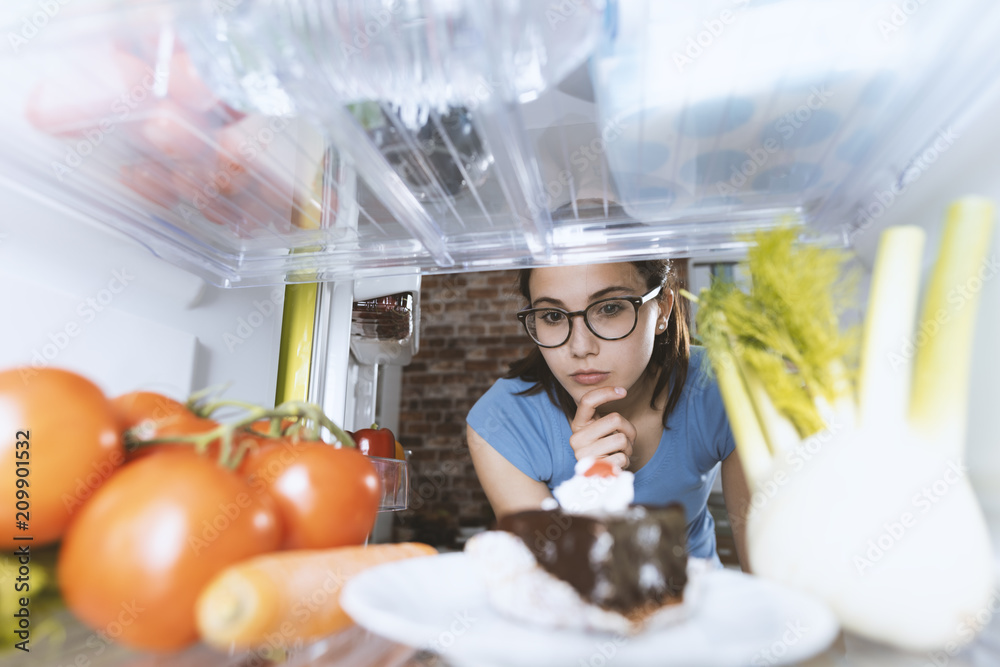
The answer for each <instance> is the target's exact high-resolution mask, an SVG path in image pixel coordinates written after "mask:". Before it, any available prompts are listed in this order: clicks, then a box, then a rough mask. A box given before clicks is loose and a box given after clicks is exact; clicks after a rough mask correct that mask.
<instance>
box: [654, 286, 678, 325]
mask: <svg viewBox="0 0 1000 667" xmlns="http://www.w3.org/2000/svg"><path fill="white" fill-rule="evenodd" d="M675 298H676V297H675V296H674V291H673V290H669V289H666V288H664V289H663V296H662V298H660V299H657V300H656V305H657V306H658V307H659V309H660V314H659V316H658V317H657V324H656V333H663V332H664V331H666V330H667V325H668V324H670V313H672V312H673V311H674V299H675Z"/></svg>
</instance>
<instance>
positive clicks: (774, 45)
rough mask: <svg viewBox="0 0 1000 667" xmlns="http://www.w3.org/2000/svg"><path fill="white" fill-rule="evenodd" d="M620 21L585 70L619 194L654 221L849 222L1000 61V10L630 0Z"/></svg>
mask: <svg viewBox="0 0 1000 667" xmlns="http://www.w3.org/2000/svg"><path fill="white" fill-rule="evenodd" d="M617 18H618V20H617V24H616V26H617V30H616V32H615V34H614V35H613V36H612V37H610V38H609V40H608V42H607V43H606V44H605V45H604V46H603V47H602V48H601V49H600V50H599V52H598V53H597V54H596V55H595V57H594V58H593V59H592V61H591V71H592V74H593V84H594V90H595V97H596V101H597V104H598V108H599V110H600V127H602V128H611V130H612V131H613V138H612V140H610V141H608V142H607V144H606V145H607V162H608V165H609V169H610V173H611V177H612V180H613V182H614V187H615V192H616V194H617V196H618V197H619V201H621V203H622V204H623V206H624V208H625V210H626V211H627V213H628V214H629V215H630V216H632V217H634V218H636V219H638V220H641V221H644V222H647V223H670V222H674V221H678V222H683V221H685V220H693V219H701V220H704V221H705V222H706V223H707V222H708V221H709V220H712V219H714V220H715V221H718V222H721V221H723V220H725V219H727V218H728V219H735V218H743V219H757V220H759V221H760V222H761V223H764V222H765V221H767V220H773V219H774V218H775V217H776V216H780V215H782V214H789V215H792V216H793V217H795V218H797V219H800V220H804V221H807V222H812V223H815V224H817V225H820V226H826V227H827V228H835V227H841V228H849V226H850V224H851V222H852V221H851V220H849V219H845V217H844V216H845V214H847V215H852V214H855V215H856V209H857V207H863V206H865V205H866V204H868V203H869V202H867V201H865V198H866V196H870V192H871V190H868V191H867V192H866V188H871V187H872V186H874V185H878V186H880V187H882V188H886V189H888V188H890V187H892V186H894V185H895V184H896V183H897V182H898V181H899V179H901V178H903V175H904V172H905V170H906V168H907V166H908V163H909V162H910V161H911V160H912V159H914V157H916V156H919V155H920V153H921V151H923V149H924V147H925V145H926V143H927V142H928V141H931V142H933V141H934V140H935V139H936V138H937V137H936V135H938V134H939V133H941V132H942V130H944V131H947V130H946V128H947V126H948V124H949V123H954V122H957V120H958V117H959V116H960V114H961V113H962V112H963V111H964V110H965V109H966V108H967V107H969V106H970V100H971V99H974V98H975V96H976V95H978V94H979V93H980V92H981V91H982V87H983V86H984V85H986V84H987V83H988V82H990V81H992V79H993V78H994V77H995V76H996V73H997V71H998V62H1000V61H998V58H997V53H996V49H995V48H992V47H989V46H987V44H988V43H989V41H990V38H989V37H988V36H989V35H993V36H995V35H996V29H997V26H998V11H997V7H996V6H995V5H993V4H991V3H988V2H977V1H973V0H968V1H959V2H956V3H949V4H948V5H937V6H935V5H933V4H931V3H927V4H925V3H917V2H912V3H898V2H875V3H872V2H865V1H861V0H852V1H848V2H843V1H833V0H819V1H809V2H803V1H795V0H786V1H783V2H766V3H760V2H746V1H743V0H716V1H714V2H707V3H687V4H683V3H658V2H651V1H647V0H620V1H619V2H618V14H617ZM939 143H940V142H939ZM945 149H946V146H945ZM883 174H886V175H888V176H889V177H888V179H887V180H886V181H882V182H879V180H880V179H881V178H884V177H885V176H883ZM852 208H854V209H855V212H852V211H851V209H852ZM665 226H666V225H665Z"/></svg>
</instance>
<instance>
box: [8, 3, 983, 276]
mask: <svg viewBox="0 0 1000 667" xmlns="http://www.w3.org/2000/svg"><path fill="white" fill-rule="evenodd" d="M59 7H60V9H59V11H57V12H56V13H55V14H54V15H53V16H48V15H47V14H46V15H45V16H43V17H42V18H44V21H42V19H38V20H37V21H36V19H37V18H38V17H37V16H36V14H37V12H38V6H37V5H36V4H35V3H33V2H31V1H30V0H16V1H14V2H11V3H5V6H4V7H3V9H0V27H3V28H5V32H6V33H8V35H15V37H16V39H8V42H9V45H8V46H9V48H8V49H7V50H6V51H3V52H0V76H2V78H3V81H4V82H5V84H6V89H5V94H4V96H3V99H2V100H0V123H2V124H3V127H4V129H5V130H6V131H5V132H4V133H2V134H0V156H2V157H0V175H2V176H4V177H6V178H7V179H9V180H12V181H15V182H17V183H19V184H21V185H23V186H26V187H28V188H31V189H33V190H35V191H37V192H39V193H41V194H43V195H45V196H47V197H49V198H51V199H53V200H55V201H57V202H59V203H61V204H64V205H67V206H70V207H73V208H74V209H76V210H78V211H80V212H82V213H84V214H86V215H88V216H90V217H91V218H94V219H96V220H98V221H100V222H102V223H105V224H107V225H109V226H111V227H113V228H115V229H117V230H119V231H122V232H125V233H126V234H128V235H130V236H132V237H133V238H135V239H137V240H138V241H139V242H141V243H143V244H144V245H146V247H148V248H149V249H150V250H151V251H152V252H154V253H156V254H157V255H159V256H161V257H163V258H165V259H167V260H168V261H171V262H173V263H175V264H178V265H181V266H184V267H185V268H187V269H189V270H191V271H193V272H195V273H197V274H198V275H201V276H202V277H204V278H206V279H207V280H209V281H211V282H213V283H215V284H219V285H223V286H242V285H262V284H282V283H302V282H318V281H335V280H341V279H358V278H367V277H377V276H387V275H402V274H412V273H414V272H417V273H432V272H456V271H466V270H482V269H498V268H505V267H516V266H527V265H534V266H538V265H547V264H565V263H576V262H591V261H602V260H605V261H606V260H614V259H625V258H648V257H654V256H667V257H671V256H673V257H676V256H692V255H704V254H709V253H712V252H715V251H717V250H730V249H733V248H738V247H741V246H742V245H744V244H745V241H744V238H745V234H746V233H747V232H749V231H753V230H755V229H760V228H765V227H769V226H773V225H775V224H782V223H785V222H788V221H793V222H796V223H799V224H803V225H805V228H804V229H805V232H806V234H807V235H810V236H812V237H824V238H825V239H826V240H827V241H832V242H840V243H843V242H846V241H847V239H848V238H849V237H850V235H851V233H852V232H853V231H854V230H855V229H857V228H864V227H866V226H868V225H871V224H873V223H874V222H876V221H877V219H878V218H879V217H881V215H882V214H883V213H884V211H885V208H886V207H887V206H890V205H891V204H892V202H893V201H895V199H896V198H897V197H898V196H899V195H900V194H902V193H903V192H904V191H905V190H906V188H908V187H910V186H911V185H912V183H913V182H914V181H915V180H916V179H917V178H919V176H920V174H921V173H922V171H924V170H926V169H927V168H929V166H930V165H931V164H932V163H933V162H934V160H936V158H937V156H938V155H940V154H941V153H942V152H944V151H947V150H948V148H949V147H950V146H951V145H952V144H953V143H954V142H955V141H956V140H958V138H959V137H960V136H961V131H962V122H963V118H964V117H967V116H968V115H969V114H971V113H973V112H975V111H976V110H977V105H976V102H977V100H978V99H980V98H981V97H982V96H983V94H984V92H985V91H986V89H987V88H988V87H990V86H992V85H994V82H995V81H997V80H998V79H1000V77H998V74H1000V51H997V50H996V49H995V48H994V42H995V36H996V35H997V34H1000V6H996V5H995V4H993V3H989V2H987V1H986V0H956V2H952V3H948V4H946V5H937V4H933V3H927V4H920V3H909V4H907V3H902V4H900V3H898V2H874V3H873V2H864V1H862V0H848V1H847V2H835V1H834V0H814V1H806V0H782V1H777V2H775V1H770V2H761V1H758V0H714V1H712V2H705V3H683V2H658V1H653V0H574V1H573V2H571V3H530V2H527V0H520V1H515V0H489V1H486V0H425V1H422V2H418V1H417V0H393V1H389V0H340V1H339V2H337V3H328V2H320V0H285V1H283V2H277V1H276V0H259V1H255V2H250V1H247V2H240V3H230V2H219V1H217V0H158V1H155V2H147V3H125V2H121V1H120V0H90V1H89V2H84V1H82V0H81V1H80V2H77V3H73V4H72V5H67V6H65V7H62V6H61V5H59ZM39 16H40V15H39ZM36 23H37V24H38V25H35V24H36ZM29 34H30V35H29ZM25 35H29V36H30V39H29V38H28V37H26V36H25Z"/></svg>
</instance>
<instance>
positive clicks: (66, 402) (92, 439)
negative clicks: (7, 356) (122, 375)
mask: <svg viewBox="0 0 1000 667" xmlns="http://www.w3.org/2000/svg"><path fill="white" fill-rule="evenodd" d="M0 433H2V435H0V478H2V479H4V480H7V481H6V482H5V483H6V484H7V485H8V486H7V488H8V489H10V485H16V488H15V489H13V490H12V491H11V493H10V496H9V497H8V499H7V500H5V501H4V502H0V527H2V530H0V546H2V547H3V548H10V547H14V546H16V545H22V544H24V542H21V541H15V540H14V539H13V536H14V535H15V534H17V533H19V532H20V531H18V530H17V527H18V526H22V525H23V526H24V527H25V528H24V529H23V530H27V531H30V532H25V533H24V535H30V536H31V537H32V538H33V540H32V544H33V545H36V546H41V545H42V544H46V543H49V542H54V541H56V540H58V539H59V538H60V537H61V536H62V534H63V533H64V532H65V531H66V527H67V526H68V525H69V523H70V520H71V518H72V517H73V515H74V513H76V511H77V510H78V509H79V508H80V507H81V506H82V505H83V504H84V502H85V501H86V500H87V499H88V498H90V496H91V495H92V494H93V493H94V492H95V491H96V490H97V489H98V488H99V487H100V486H101V485H102V484H104V482H105V481H106V480H107V479H108V478H109V477H110V476H111V474H112V473H113V472H114V471H115V470H116V469H117V468H118V466H120V465H121V464H122V463H123V462H124V461H125V455H124V451H123V448H122V442H121V437H120V434H119V432H118V429H117V427H116V422H115V415H114V411H113V410H112V409H111V405H110V404H109V402H108V399H107V397H106V396H105V395H104V393H103V392H102V391H101V389H100V388H99V387H97V385H95V384H94V383H93V382H91V381H90V380H88V379H86V378H84V377H82V376H81V375H78V374H76V373H72V372H70V371H66V370H62V369H57V368H28V367H24V368H16V369H11V370H7V371H4V372H0ZM20 480H24V481H23V482H22V481H20ZM21 496H23V498H22V497H21ZM19 503H20V506H19ZM18 521H23V522H24V523H23V524H18V523H17V522H18Z"/></svg>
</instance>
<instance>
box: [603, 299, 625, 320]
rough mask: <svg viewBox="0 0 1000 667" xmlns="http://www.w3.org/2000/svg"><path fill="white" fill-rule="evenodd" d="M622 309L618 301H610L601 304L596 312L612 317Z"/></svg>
mask: <svg viewBox="0 0 1000 667" xmlns="http://www.w3.org/2000/svg"><path fill="white" fill-rule="evenodd" d="M622 310H624V307H623V306H622V304H621V303H620V302H618V301H611V302H608V303H605V304H602V305H601V308H600V310H599V311H598V314H599V315H600V316H601V317H613V316H615V315H617V314H619V313H620V312H622Z"/></svg>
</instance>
